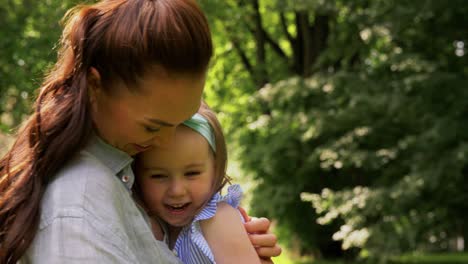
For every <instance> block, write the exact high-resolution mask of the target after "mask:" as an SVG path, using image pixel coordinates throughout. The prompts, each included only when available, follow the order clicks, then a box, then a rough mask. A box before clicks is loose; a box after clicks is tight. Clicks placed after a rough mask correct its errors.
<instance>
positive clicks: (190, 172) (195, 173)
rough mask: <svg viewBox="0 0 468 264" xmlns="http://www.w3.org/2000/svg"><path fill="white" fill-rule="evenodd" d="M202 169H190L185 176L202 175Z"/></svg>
mask: <svg viewBox="0 0 468 264" xmlns="http://www.w3.org/2000/svg"><path fill="white" fill-rule="evenodd" d="M200 173H201V172H200V171H188V172H186V173H185V176H197V175H200Z"/></svg>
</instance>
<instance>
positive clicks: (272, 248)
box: [239, 207, 281, 263]
mask: <svg viewBox="0 0 468 264" xmlns="http://www.w3.org/2000/svg"><path fill="white" fill-rule="evenodd" d="M239 210H240V212H241V214H242V216H243V217H244V219H245V222H246V223H245V224H244V227H245V230H246V231H247V233H248V234H249V238H250V242H252V245H253V246H254V247H255V249H256V250H257V254H258V256H260V258H261V259H262V263H273V261H272V260H271V257H277V256H279V255H280V254H281V247H280V246H279V245H278V244H277V241H278V239H277V238H276V235H274V234H272V233H270V232H269V229H270V220H268V219H267V218H264V217H262V218H256V217H249V216H248V215H247V212H245V210H244V209H243V208H241V207H239Z"/></svg>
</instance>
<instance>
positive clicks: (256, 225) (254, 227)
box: [244, 217, 270, 234]
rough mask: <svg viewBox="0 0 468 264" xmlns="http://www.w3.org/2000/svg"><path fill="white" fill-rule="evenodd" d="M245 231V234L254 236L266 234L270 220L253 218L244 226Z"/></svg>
mask: <svg viewBox="0 0 468 264" xmlns="http://www.w3.org/2000/svg"><path fill="white" fill-rule="evenodd" d="M244 226H245V230H247V233H249V234H254V233H266V232H268V229H269V228H270V220H268V219H266V218H264V217H262V218H255V217H252V218H251V219H250V221H249V222H247V223H245V224H244Z"/></svg>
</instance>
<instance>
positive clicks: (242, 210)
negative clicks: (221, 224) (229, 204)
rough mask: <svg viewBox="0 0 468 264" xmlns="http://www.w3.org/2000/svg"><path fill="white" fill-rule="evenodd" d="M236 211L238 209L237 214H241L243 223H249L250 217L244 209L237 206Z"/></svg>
mask: <svg viewBox="0 0 468 264" xmlns="http://www.w3.org/2000/svg"><path fill="white" fill-rule="evenodd" d="M238 209H239V212H240V213H241V215H242V217H243V218H244V221H245V222H249V221H250V220H251V219H250V216H249V215H248V214H247V212H246V211H245V209H244V208H243V207H240V206H239V208H238Z"/></svg>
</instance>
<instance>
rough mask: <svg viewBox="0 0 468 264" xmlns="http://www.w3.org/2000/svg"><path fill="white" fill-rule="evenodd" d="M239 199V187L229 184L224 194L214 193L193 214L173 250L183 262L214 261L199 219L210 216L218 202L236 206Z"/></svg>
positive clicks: (201, 262)
mask: <svg viewBox="0 0 468 264" xmlns="http://www.w3.org/2000/svg"><path fill="white" fill-rule="evenodd" d="M241 199H242V189H241V187H240V186H239V185H238V184H235V185H231V186H229V187H228V190H227V194H226V195H224V196H221V195H220V194H219V193H217V194H215V195H214V196H213V197H212V198H211V200H210V201H209V202H208V203H207V204H206V206H205V207H204V208H203V209H202V211H201V212H200V213H199V214H197V215H196V216H195V218H194V220H193V222H192V223H191V224H190V225H188V226H186V227H184V228H183V229H182V231H181V232H180V234H179V237H178V238H177V241H176V244H175V247H174V251H175V252H176V254H177V256H178V257H179V259H180V260H182V262H183V263H184V264H204V263H216V262H215V260H214V256H213V253H212V252H211V249H210V247H209V245H208V242H206V240H205V238H204V237H203V233H202V230H201V228H200V221H201V220H206V219H209V218H212V217H213V216H214V215H215V214H216V209H217V206H218V203H219V202H226V203H228V204H229V205H231V206H232V207H234V208H237V207H238V206H239V203H240V201H241ZM241 218H242V217H241Z"/></svg>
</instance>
